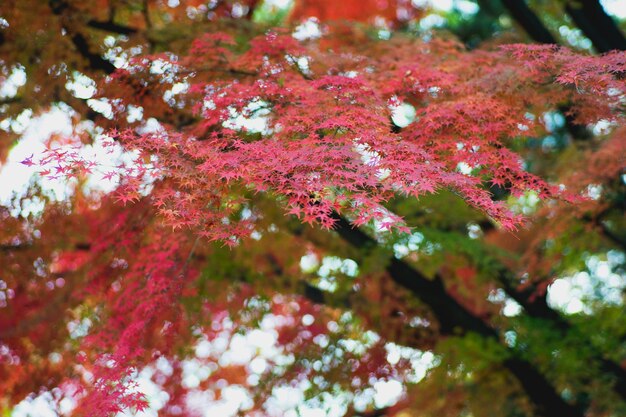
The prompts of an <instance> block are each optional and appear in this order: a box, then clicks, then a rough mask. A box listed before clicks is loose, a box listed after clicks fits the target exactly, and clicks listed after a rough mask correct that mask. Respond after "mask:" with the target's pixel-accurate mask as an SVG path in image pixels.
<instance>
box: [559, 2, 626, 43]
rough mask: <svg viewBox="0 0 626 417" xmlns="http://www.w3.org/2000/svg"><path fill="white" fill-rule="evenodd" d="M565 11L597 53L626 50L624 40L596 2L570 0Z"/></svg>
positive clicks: (625, 40)
mask: <svg viewBox="0 0 626 417" xmlns="http://www.w3.org/2000/svg"><path fill="white" fill-rule="evenodd" d="M565 11H566V12H567V14H568V15H569V16H570V17H571V18H572V20H573V21H574V23H576V25H577V26H578V27H579V28H580V30H582V31H583V33H584V34H585V36H586V37H588V38H589V40H591V42H592V43H593V46H594V47H595V48H596V50H597V51H598V52H600V53H604V52H608V51H612V50H614V49H618V50H622V51H623V50H626V38H625V37H624V35H623V34H622V32H621V31H620V30H619V28H618V27H617V25H616V24H615V22H614V21H613V19H611V16H609V15H608V14H606V12H605V11H604V8H603V7H602V5H601V4H600V2H599V1H598V0H575V1H573V0H570V1H568V2H567V3H566V4H565Z"/></svg>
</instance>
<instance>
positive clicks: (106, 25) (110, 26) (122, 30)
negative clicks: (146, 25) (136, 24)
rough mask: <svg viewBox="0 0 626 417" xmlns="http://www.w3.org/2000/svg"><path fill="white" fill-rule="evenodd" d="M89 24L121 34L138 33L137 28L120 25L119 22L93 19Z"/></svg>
mask: <svg viewBox="0 0 626 417" xmlns="http://www.w3.org/2000/svg"><path fill="white" fill-rule="evenodd" d="M87 26H89V27H91V28H94V29H99V30H104V31H106V32H112V33H117V34H120V35H132V34H134V33H137V29H135V28H131V27H129V26H124V25H118V24H117V23H113V22H112V21H107V22H102V21H99V20H93V19H92V20H89V21H88V22H87Z"/></svg>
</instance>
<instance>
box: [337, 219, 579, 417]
mask: <svg viewBox="0 0 626 417" xmlns="http://www.w3.org/2000/svg"><path fill="white" fill-rule="evenodd" d="M334 219H335V221H336V223H335V226H336V227H335V231H336V232H337V233H338V234H339V236H340V237H341V238H343V239H344V240H345V241H346V242H348V243H349V244H350V245H352V246H354V247H357V248H359V249H367V248H373V247H374V246H375V245H376V242H375V241H374V239H372V238H371V237H369V236H368V235H366V234H365V233H363V232H362V231H361V230H359V229H357V228H355V227H353V226H352V225H351V224H350V223H349V222H348V221H347V220H346V219H344V218H343V217H341V216H339V215H338V214H335V215H334ZM386 269H387V272H388V273H389V276H390V277H391V279H392V280H393V281H394V282H396V283H397V284H399V285H400V286H402V287H404V288H406V289H407V290H409V291H410V292H411V293H412V294H413V295H414V296H415V297H416V298H418V299H419V300H420V301H421V302H423V303H424V304H426V305H427V306H429V307H430V309H431V310H432V311H433V313H434V314H435V316H436V317H437V320H438V321H439V324H440V330H441V333H442V334H445V335H463V334H466V333H469V332H473V333H476V334H478V335H480V336H482V337H484V338H486V339H488V340H493V341H495V342H497V343H500V340H499V336H498V333H497V332H496V331H495V330H494V329H493V328H491V327H490V326H488V325H487V324H486V323H485V322H484V321H483V320H482V319H480V318H479V317H476V316H475V315H473V314H472V313H471V312H469V311H468V310H467V309H466V308H464V307H463V306H462V305H461V304H459V303H458V301H456V300H455V299H454V298H453V297H452V296H451V295H450V294H448V293H447V292H446V290H445V288H444V286H443V283H442V281H441V280H440V279H438V278H435V279H434V280H431V279H429V278H428V277H426V276H425V275H424V274H423V273H421V272H420V271H419V270H417V269H415V268H414V267H412V266H411V265H409V264H407V263H406V262H404V261H402V260H400V259H397V258H392V259H391V262H390V263H389V265H388V266H387V268H386ZM505 349H507V350H508V351H509V352H510V353H511V357H509V358H508V359H506V360H505V361H504V362H503V365H504V367H505V368H506V369H508V370H509V371H510V372H511V373H512V374H513V375H514V376H515V377H516V379H517V380H518V381H519V383H520V385H521V386H522V388H523V389H524V391H525V392H526V394H527V395H528V397H529V398H530V400H531V401H532V402H533V404H534V406H535V411H536V415H538V416H545V417H548V416H557V415H558V416H571V417H574V416H577V417H582V416H583V413H582V411H580V410H579V409H578V408H577V407H575V406H573V405H571V404H569V403H567V402H566V401H565V400H563V398H561V396H560V395H559V394H558V393H557V392H556V390H555V388H554V387H553V386H552V385H551V384H550V382H549V381H548V380H547V379H546V378H545V377H544V376H543V375H542V374H541V373H540V372H539V371H538V370H537V369H536V368H535V367H534V366H533V365H532V364H530V363H529V362H527V361H525V360H523V359H520V358H517V357H515V354H514V352H512V351H511V350H510V349H508V348H505Z"/></svg>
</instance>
